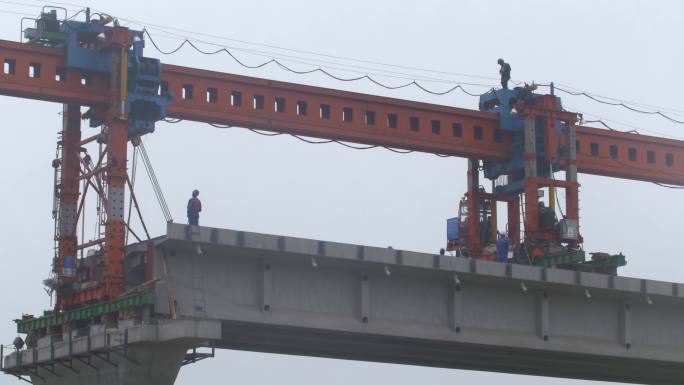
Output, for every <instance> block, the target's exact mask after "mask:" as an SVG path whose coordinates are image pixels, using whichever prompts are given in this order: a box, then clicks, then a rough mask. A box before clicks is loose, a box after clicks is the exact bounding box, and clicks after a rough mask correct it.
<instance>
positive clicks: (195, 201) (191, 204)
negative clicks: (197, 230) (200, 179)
mask: <svg viewBox="0 0 684 385" xmlns="http://www.w3.org/2000/svg"><path fill="white" fill-rule="evenodd" d="M198 195H199V190H194V191H193V192H192V198H190V200H189V201H188V223H189V224H191V225H195V226H197V225H199V213H200V212H201V211H202V202H201V201H200V200H199V198H197V196H198Z"/></svg>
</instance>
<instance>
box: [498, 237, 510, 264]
mask: <svg viewBox="0 0 684 385" xmlns="http://www.w3.org/2000/svg"><path fill="white" fill-rule="evenodd" d="M508 246H509V243H508V238H506V234H504V233H499V238H498V239H497V240H496V260H497V261H498V262H508Z"/></svg>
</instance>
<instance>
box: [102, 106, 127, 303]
mask: <svg viewBox="0 0 684 385" xmlns="http://www.w3.org/2000/svg"><path fill="white" fill-rule="evenodd" d="M107 146H108V149H109V151H108V153H107V167H108V169H107V185H108V190H107V201H108V203H109V207H108V208H107V222H106V223H105V253H104V265H105V271H104V291H105V295H106V296H107V297H109V298H110V299H112V298H114V297H116V296H118V295H119V294H121V293H123V291H124V284H123V259H124V246H125V241H126V223H125V219H124V206H125V203H124V202H125V191H126V175H127V174H126V157H127V150H128V148H127V146H128V122H127V121H125V120H118V119H113V120H112V121H111V122H110V123H109V124H108V126H107Z"/></svg>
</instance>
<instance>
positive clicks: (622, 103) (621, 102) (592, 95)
mask: <svg viewBox="0 0 684 385" xmlns="http://www.w3.org/2000/svg"><path fill="white" fill-rule="evenodd" d="M36 1H39V2H41V3H47V2H45V1H41V0H36ZM3 2H4V3H8V4H16V5H25V6H33V5H29V4H26V3H21V2H16V1H15V2H9V1H3ZM50 4H58V5H63V6H70V7H79V8H84V5H82V4H74V3H67V2H54V1H53V2H50ZM94 10H95V9H94ZM0 12H2V11H0ZM24 15H26V14H24ZM28 16H31V15H28ZM74 16H75V15H74ZM74 16H72V17H74ZM118 19H119V20H123V21H127V22H129V23H133V24H138V25H142V26H149V27H150V28H151V27H155V28H156V29H159V30H161V29H162V28H164V29H167V30H173V31H179V32H182V33H189V34H193V35H197V36H204V37H210V38H213V39H219V40H223V41H231V42H235V43H241V44H247V45H252V46H258V47H265V48H271V49H277V50H281V51H287V52H294V53H298V54H305V55H314V56H319V57H326V58H331V59H336V60H344V61H349V62H357V63H364V64H371V65H378V66H385V67H390V68H398V69H404V70H411V71H420V72H427V73H434V74H441V75H451V76H461V77H468V78H476V79H486V80H498V78H495V77H488V76H480V75H472V74H465V73H456V72H449V71H440V70H433V69H428V68H421V67H415V66H406V65H398V64H392V63H384V62H380V61H372V60H363V59H355V58H351V57H345V56H339V55H330V54H324V53H319V52H314V51H307V50H300V49H293V48H288V47H282V46H278V45H273V44H264V43H258V42H253V41H247V40H240V39H233V38H229V37H225V36H220V35H213V34H207V33H202V32H196V31H191V30H187V29H181V28H175V27H170V26H163V25H159V24H153V23H149V22H144V21H139V20H133V19H129V18H118ZM166 32H167V33H172V34H174V33H173V32H169V31H166ZM175 35H176V36H180V37H182V36H181V35H178V34H175ZM196 40H197V39H196ZM207 44H213V43H207ZM234 49H236V50H238V48H234ZM313 60H316V59H313ZM381 71H382V70H381ZM514 83H516V84H518V83H519V82H516V81H514ZM461 84H464V83H461ZM557 84H558V85H560V86H562V87H566V88H571V89H575V90H578V89H577V88H574V87H571V86H568V85H564V84H560V83H557ZM409 85H410V84H409ZM416 86H418V87H419V88H420V86H419V85H416ZM399 88H401V87H399ZM455 88H456V89H462V88H459V87H455ZM556 88H557V89H559V90H560V91H562V92H565V93H568V94H571V95H584V96H586V97H589V98H591V99H593V100H595V101H597V102H599V103H605V104H610V105H618V106H623V107H625V108H628V109H630V110H632V111H635V112H639V113H643V114H651V115H660V116H662V117H663V118H665V119H668V120H670V121H672V122H674V123H679V124H684V121H681V120H677V119H674V118H672V117H671V116H669V115H667V114H665V113H663V112H662V111H660V110H669V111H672V112H671V114H675V115H682V116H684V110H677V109H673V108H666V107H659V106H654V105H649V104H644V103H637V102H629V101H625V100H622V99H618V98H612V97H608V96H603V95H599V94H596V93H590V92H586V91H578V92H574V91H569V90H567V89H564V88H561V87H557V86H556ZM452 91H454V90H449V91H447V92H444V93H437V94H446V93H449V92H452ZM471 95H473V96H477V94H471ZM599 97H600V98H602V99H607V100H612V101H615V102H616V103H611V102H606V101H605V100H600V99H598V98H599ZM630 105H640V106H646V107H652V108H657V109H658V111H646V110H641V109H638V108H634V107H631V106H630Z"/></svg>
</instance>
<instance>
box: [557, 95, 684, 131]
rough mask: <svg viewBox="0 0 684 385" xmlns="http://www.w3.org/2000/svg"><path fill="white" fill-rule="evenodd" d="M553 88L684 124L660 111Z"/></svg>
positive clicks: (682, 121)
mask: <svg viewBox="0 0 684 385" xmlns="http://www.w3.org/2000/svg"><path fill="white" fill-rule="evenodd" d="M554 88H555V89H556V90H558V91H561V92H564V93H566V94H569V95H573V96H584V97H587V98H589V99H591V100H593V101H595V102H598V103H601V104H607V105H610V106H618V107H623V108H626V109H628V110H630V111H633V112H636V113H640V114H645V115H658V116H661V117H663V118H665V119H667V120H669V121H671V122H673V123H677V124H684V120H678V119H675V118H673V117H672V116H670V115H668V114H665V113H664V112H662V111H660V110H657V111H648V110H642V109H639V108H636V107H633V106H630V105H629V104H626V103H624V102H622V101H619V102H611V101H606V100H601V99H599V98H597V97H595V96H593V95H591V94H589V93H588V92H586V91H578V92H575V91H569V90H566V89H564V88H561V87H557V86H555V87H554Z"/></svg>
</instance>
